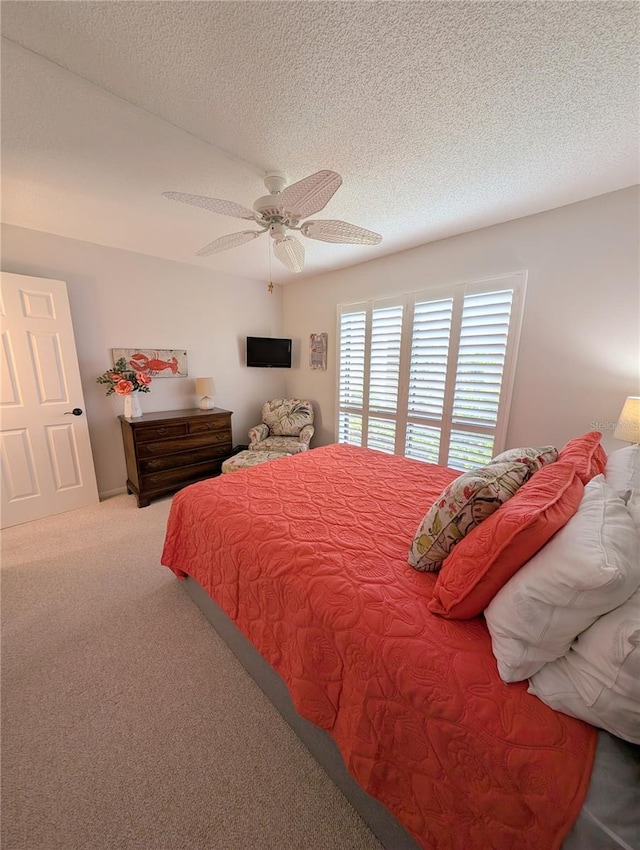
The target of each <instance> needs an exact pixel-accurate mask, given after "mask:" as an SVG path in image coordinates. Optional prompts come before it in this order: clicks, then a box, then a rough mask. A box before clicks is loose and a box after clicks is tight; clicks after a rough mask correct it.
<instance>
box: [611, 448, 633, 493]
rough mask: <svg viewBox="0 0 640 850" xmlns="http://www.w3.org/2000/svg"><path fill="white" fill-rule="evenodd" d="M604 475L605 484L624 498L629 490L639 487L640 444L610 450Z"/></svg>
mask: <svg viewBox="0 0 640 850" xmlns="http://www.w3.org/2000/svg"><path fill="white" fill-rule="evenodd" d="M604 476H605V480H606V482H607V484H609V485H610V486H611V487H613V489H614V490H615V491H616V492H617V493H618V495H620V496H622V497H623V498H624V499H626V498H627V496H628V493H629V490H638V489H640V446H639V445H632V446H625V447H624V448H623V449H617V450H616V451H615V452H611V454H610V455H609V456H608V458H607V466H606V469H605V471H604Z"/></svg>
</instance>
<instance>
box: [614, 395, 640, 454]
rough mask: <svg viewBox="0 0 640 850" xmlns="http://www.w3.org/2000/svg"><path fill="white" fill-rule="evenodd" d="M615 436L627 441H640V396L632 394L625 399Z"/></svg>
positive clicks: (617, 438)
mask: <svg viewBox="0 0 640 850" xmlns="http://www.w3.org/2000/svg"><path fill="white" fill-rule="evenodd" d="M613 436H614V437H615V439H616V440H624V442H625V443H640V396H633V395H630V396H629V398H628V399H627V400H626V401H625V403H624V405H623V407H622V412H621V413H620V416H619V417H618V424H617V425H616V430H615V431H614V432H613Z"/></svg>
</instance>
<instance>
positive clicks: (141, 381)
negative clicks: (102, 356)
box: [96, 357, 151, 396]
mask: <svg viewBox="0 0 640 850" xmlns="http://www.w3.org/2000/svg"><path fill="white" fill-rule="evenodd" d="M96 380H97V381H98V383H99V384H107V385H108V389H107V395H111V394H112V393H117V394H118V395H125V396H126V395H129V393H135V392H140V393H148V392H150V390H151V387H150V386H149V384H150V383H151V376H150V375H146V374H145V373H144V372H136V371H135V369H129V368H128V366H127V361H126V360H125V359H124V357H121V358H120V359H119V360H117V361H116V363H115V365H114V367H113V369H108V370H107V371H106V372H103V373H102V375H98V377H97V379H96Z"/></svg>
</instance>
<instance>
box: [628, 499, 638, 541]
mask: <svg viewBox="0 0 640 850" xmlns="http://www.w3.org/2000/svg"><path fill="white" fill-rule="evenodd" d="M627 510H628V511H629V513H630V514H631V519H632V520H633V521H634V522H635V524H636V528H637V529H638V532H640V490H632V491H631V493H630V494H629V498H628V499H627Z"/></svg>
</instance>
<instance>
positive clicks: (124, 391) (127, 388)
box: [114, 380, 133, 395]
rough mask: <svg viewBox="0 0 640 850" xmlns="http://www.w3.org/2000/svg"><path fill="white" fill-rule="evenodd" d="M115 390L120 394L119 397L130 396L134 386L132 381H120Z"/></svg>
mask: <svg viewBox="0 0 640 850" xmlns="http://www.w3.org/2000/svg"><path fill="white" fill-rule="evenodd" d="M114 389H115V391H116V392H117V393H118V395H129V393H130V392H131V390H132V389H133V384H132V383H131V381H124V380H120V381H118V383H117V384H116V385H115V388H114Z"/></svg>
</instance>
